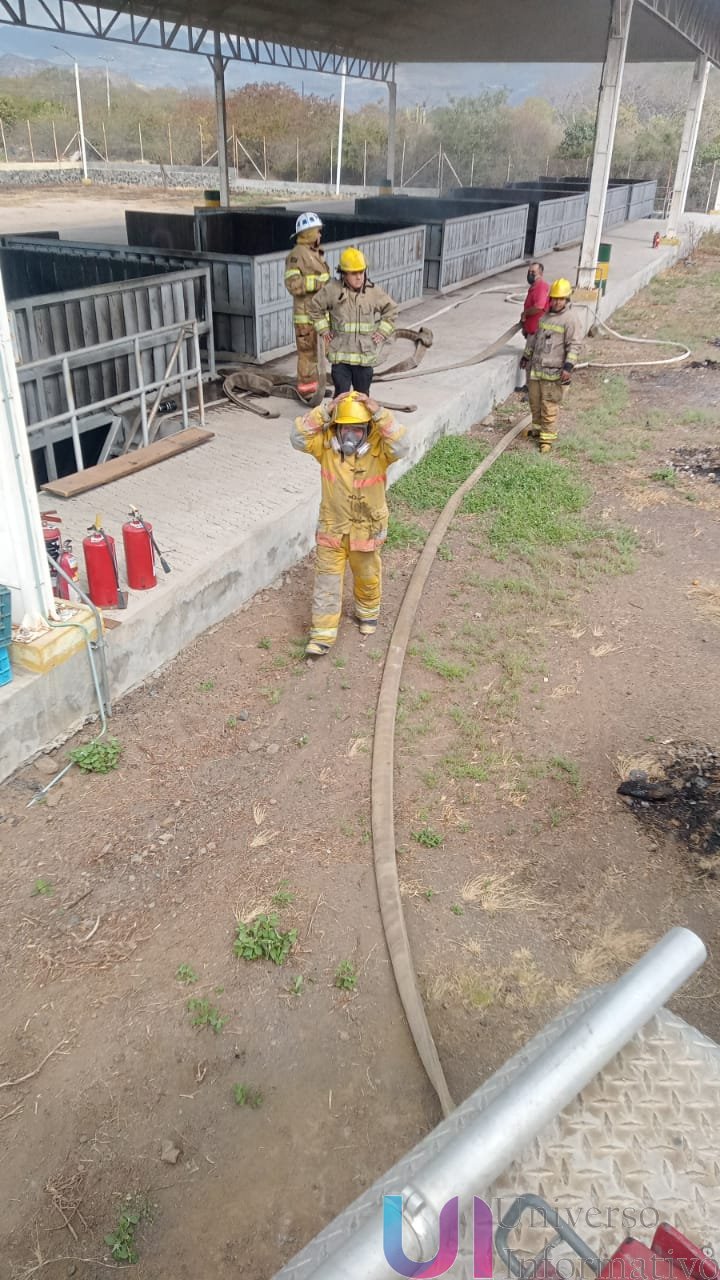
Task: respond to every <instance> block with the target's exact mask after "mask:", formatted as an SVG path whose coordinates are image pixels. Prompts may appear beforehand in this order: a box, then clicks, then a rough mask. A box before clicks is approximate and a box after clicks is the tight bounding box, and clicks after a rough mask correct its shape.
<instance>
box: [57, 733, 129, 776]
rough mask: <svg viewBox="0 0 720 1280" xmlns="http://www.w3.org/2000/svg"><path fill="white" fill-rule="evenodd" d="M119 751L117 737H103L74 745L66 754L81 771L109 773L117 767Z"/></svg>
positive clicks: (120, 749) (120, 748)
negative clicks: (72, 749)
mask: <svg viewBox="0 0 720 1280" xmlns="http://www.w3.org/2000/svg"><path fill="white" fill-rule="evenodd" d="M121 751H122V747H121V746H120V743H119V742H118V740H117V738H103V739H101V740H100V741H99V742H88V743H87V745H86V746H84V747H76V748H75V750H74V751H70V752H69V753H68V754H69V756H70V759H71V760H72V762H73V764H76V765H77V767H78V769H81V770H82V772H83V773H110V771H111V770H112V769H116V768H117V765H118V761H119V759H120V753H121Z"/></svg>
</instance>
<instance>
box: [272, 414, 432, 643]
mask: <svg viewBox="0 0 720 1280" xmlns="http://www.w3.org/2000/svg"><path fill="white" fill-rule="evenodd" d="M290 441H291V444H292V445H293V448H295V449H299V450H300V452H301V453H309V454H311V455H312V457H313V458H315V460H316V461H317V462H319V464H320V475H321V496H320V518H319V521H318V527H317V534H316V542H317V549H316V560H315V589H314V593H313V604H312V626H311V629H310V639H309V641H308V644H307V647H306V649H305V653H306V654H307V656H308V657H311V658H319V657H322V655H323V654H325V653H327V651H328V649H329V648H330V646H331V645H332V644H334V642H335V639H336V637H337V631H338V626H339V623H340V613H341V611H342V592H343V579H344V577H345V568H346V565H347V564H348V562H349V564H350V569H351V572H352V576H353V583H354V594H355V616H356V618H357V621H358V622H359V624H360V635H361V636H371V635H374V633H375V630H376V628H377V621H378V615H379V613H380V597H381V594H382V567H381V561H380V551H381V548H382V545H383V542H384V541H385V538H386V537H387V526H388V509H387V501H386V498H385V486H386V482H387V471H388V467H390V466H391V465H392V463H393V462H396V461H397V460H398V458H404V457H405V456H406V454H407V453H408V450H409V442H408V441H407V439H406V431H405V428H404V427H402V426H400V425H399V423H397V422H396V421H395V419H394V418H393V416H392V414H391V413H390V412H389V410H388V409H383V407H382V406H381V405H379V404H378V402H377V400H372V399H371V398H370V397H369V396H366V395H363V393H362V392H358V391H351V392H349V393H346V394H344V395H341V396H336V397H335V399H334V400H331V401H330V402H329V403H328V404H327V405H319V406H318V408H316V409H311V410H310V412H309V413H307V414H306V415H305V417H304V418H297V419H296V420H295V424H294V426H293V429H292V431H291V433H290Z"/></svg>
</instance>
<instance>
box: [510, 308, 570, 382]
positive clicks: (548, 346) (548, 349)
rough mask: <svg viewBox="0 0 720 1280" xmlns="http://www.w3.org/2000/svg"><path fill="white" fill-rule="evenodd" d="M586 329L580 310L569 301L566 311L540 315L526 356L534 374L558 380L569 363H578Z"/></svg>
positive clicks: (542, 377)
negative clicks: (574, 307)
mask: <svg viewBox="0 0 720 1280" xmlns="http://www.w3.org/2000/svg"><path fill="white" fill-rule="evenodd" d="M582 337H583V331H582V321H581V319H580V313H579V312H578V311H575V310H573V306H572V303H568V305H567V306H566V308H565V310H564V311H548V312H546V313H545V315H544V316H541V317H540V324H539V325H538V330H537V333H532V334H530V336H529V338H528V340H527V344H526V347H525V353H524V354H525V359H526V360H529V361H530V377H531V378H538V379H540V380H544V381H546V382H557V380H558V379H559V377H560V374H561V373H562V371H563V368H564V366H565V365H569V366H571V367H572V366H573V365H575V364H577V359H578V355H579V353H580V343H581V342H582Z"/></svg>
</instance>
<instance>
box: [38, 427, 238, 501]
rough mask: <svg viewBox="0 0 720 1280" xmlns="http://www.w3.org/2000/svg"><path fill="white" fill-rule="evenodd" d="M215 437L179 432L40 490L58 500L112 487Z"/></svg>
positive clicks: (208, 433)
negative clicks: (113, 483)
mask: <svg viewBox="0 0 720 1280" xmlns="http://www.w3.org/2000/svg"><path fill="white" fill-rule="evenodd" d="M214 435H215V432H214V431H203V430H202V429H201V428H200V427H189V428H188V429H187V431H179V432H178V434H177V435H175V436H166V438H165V439H164V440H156V441H155V443H154V444H150V445H148V446H147V448H146V449H136V450H135V451H134V452H133V453H128V454H125V456H124V457H122V458H111V459H110V461H109V462H101V463H99V464H98V466H96V467H88V468H87V470H86V471H76V472H75V474H74V475H71V476H62V477H61V478H60V479H59V480H49V481H48V482H47V484H44V485H42V486H41V487H42V489H43V490H44V491H45V492H46V493H52V494H53V495H54V497H56V498H75V497H77V495H78V494H79V493H89V492H90V490H91V489H99V488H100V487H101V485H104V484H112V482H113V480H122V479H123V477H124V476H131V475H134V474H135V473H136V472H137V471H144V470H145V468H146V467H154V466H155V465H156V464H157V463H158V462H166V461H167V459H168V458H175V457H177V455H178V454H180V453H186V452H187V450H188V449H196V448H197V446H198V445H200V444H207V442H208V440H212V439H213V436H214Z"/></svg>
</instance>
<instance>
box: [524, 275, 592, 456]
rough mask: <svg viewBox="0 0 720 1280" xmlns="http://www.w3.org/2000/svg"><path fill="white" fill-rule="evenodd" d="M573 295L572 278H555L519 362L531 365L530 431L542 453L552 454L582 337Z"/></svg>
mask: <svg viewBox="0 0 720 1280" xmlns="http://www.w3.org/2000/svg"><path fill="white" fill-rule="evenodd" d="M571 297H572V285H571V284H570V281H569V280H564V279H560V280H555V281H554V283H553V284H552V285H551V286H550V310H549V311H548V312H547V314H546V315H543V316H541V317H540V323H539V325H538V327H537V332H536V333H531V334H530V336H529V337H528V339H527V343H526V346H525V351H524V353H523V358H522V360H521V361H520V368H521V369H527V368H528V366H529V374H528V392H529V395H530V410H531V412H532V426H531V427H530V428H529V430H528V432H527V434H528V435H529V436H533V437H534V438H536V439H537V440H538V442H539V447H540V452H541V453H549V452H550V450H551V449H552V446H553V443H554V442H555V440H557V432H556V430H555V425H556V423H557V419H558V414H559V412H560V405H561V404H562V401H563V393H564V390H565V387H567V386H569V385H570V379H571V376H572V373H573V371H574V369H575V365H576V364H577V358H578V354H579V351H580V343H581V341H582V336H583V330H582V321H581V319H580V314H579V312H577V311H574V310H573V306H572V303H571V301H570V299H571Z"/></svg>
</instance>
